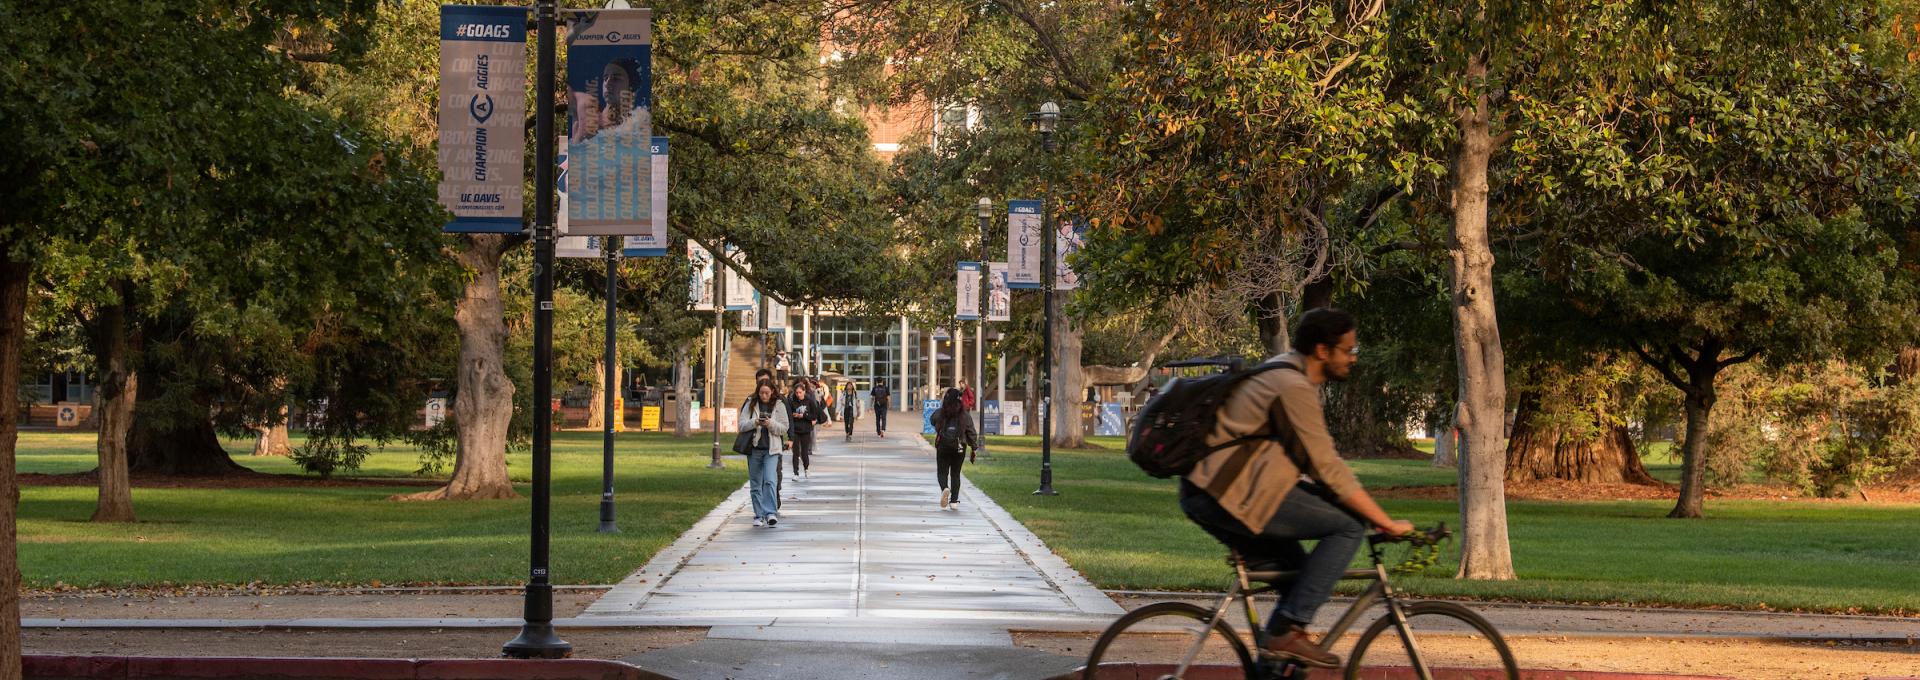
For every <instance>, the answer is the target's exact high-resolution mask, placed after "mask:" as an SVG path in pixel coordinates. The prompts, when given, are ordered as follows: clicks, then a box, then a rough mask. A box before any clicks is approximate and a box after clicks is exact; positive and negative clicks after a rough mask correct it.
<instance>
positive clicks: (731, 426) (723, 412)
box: [720, 408, 740, 432]
mask: <svg viewBox="0 0 1920 680" xmlns="http://www.w3.org/2000/svg"><path fill="white" fill-rule="evenodd" d="M720 431H721V432H739V431H740V412H739V411H735V410H733V409H730V408H722V409H720Z"/></svg>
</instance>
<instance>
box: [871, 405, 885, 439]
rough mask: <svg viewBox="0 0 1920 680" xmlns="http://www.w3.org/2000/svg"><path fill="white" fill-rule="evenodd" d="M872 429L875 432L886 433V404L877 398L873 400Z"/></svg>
mask: <svg viewBox="0 0 1920 680" xmlns="http://www.w3.org/2000/svg"><path fill="white" fill-rule="evenodd" d="M873 431H874V433H875V434H886V433H887V405H886V404H883V403H881V402H880V400H878V399H875V400H874V401H873Z"/></svg>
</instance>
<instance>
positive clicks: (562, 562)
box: [18, 432, 746, 588]
mask: <svg viewBox="0 0 1920 680" xmlns="http://www.w3.org/2000/svg"><path fill="white" fill-rule="evenodd" d="M618 436H619V440H618V443H617V448H616V455H617V458H616V467H615V487H614V488H615V493H616V500H617V509H618V516H617V517H618V524H619V527H620V533H617V534H602V533H599V532H598V531H597V529H598V527H599V517H600V515H599V507H600V505H599V504H600V469H601V462H600V450H601V434H600V433H598V432H563V433H558V434H556V435H555V436H554V472H553V522H552V527H553V544H552V551H553V552H552V571H553V580H554V582H555V583H556V584H582V583H586V584H592V583H615V582H618V581H619V580H620V579H621V578H624V577H626V575H627V574H629V573H631V572H632V571H634V570H635V569H637V568H639V566H640V565H642V564H645V563H646V561H647V559H648V558H650V557H652V556H653V554H654V553H655V552H658V551H659V550H660V549H661V548H663V547H665V546H666V545H667V544H668V543H671V542H672V541H673V539H675V538H677V537H678V536H679V535H680V534H681V532H683V531H685V530H686V529H687V528H688V527H689V526H692V525H693V523H694V522H695V521H696V520H698V519H699V518H700V517H702V516H704V515H706V513H707V512H708V511H710V510H712V509H713V507H714V505H715V504H717V503H719V502H720V500H721V499H723V498H725V497H726V496H727V495H728V494H730V493H732V492H733V491H734V490H735V489H737V488H739V487H740V485H741V483H742V482H744V481H745V477H746V466H745V463H743V462H741V461H740V459H739V458H738V457H733V458H731V459H730V460H728V464H727V468H726V469H725V470H717V471H716V470H708V469H707V467H706V465H707V460H708V455H709V452H710V451H711V448H712V442H711V441H710V440H709V439H704V438H700V437H695V438H692V439H674V438H673V437H672V436H671V435H664V434H655V433H647V434H640V433H627V434H621V435H618ZM93 441H94V435H93V434H92V433H69V432H22V433H21V434H20V446H19V456H18V461H19V468H20V471H21V472H43V473H73V472H85V471H87V470H91V469H93V468H94V467H95V462H94V454H93ZM298 444H299V443H298V442H297V441H296V442H295V445H296V446H297V445H298ZM251 446H252V442H251V441H250V440H248V441H233V442H229V443H228V450H229V452H231V453H232V454H233V455H234V460H236V461H238V462H239V463H240V464H242V465H246V466H248V467H251V468H253V469H255V470H259V471H261V472H274V473H297V472H298V471H299V470H298V468H297V466H295V465H294V464H293V463H292V462H291V461H288V460H286V459H282V458H253V457H251V456H249V455H247V454H248V453H249V452H250V451H251ZM417 455H418V453H417V452H416V451H415V450H413V449H411V448H406V447H394V448H390V449H387V450H385V451H381V452H377V453H375V454H373V455H372V456H369V457H368V459H367V461H366V464H365V466H364V467H363V469H362V471H361V472H360V473H358V474H359V475H361V476H375V477H407V476H409V475H411V473H412V472H413V470H414V469H415V468H416V467H417V466H418V462H417V460H416V457H417ZM507 457H508V465H509V469H510V470H511V474H512V476H513V479H514V480H515V481H516V482H520V481H524V480H525V479H527V478H528V476H529V474H530V470H531V468H532V454H531V453H530V452H528V451H518V452H510V453H509V454H508V456H507ZM425 488H428V487H421V486H392V487H385V486H370V487H314V488H261V489H140V488H136V489H134V491H133V505H134V511H135V513H137V514H138V515H139V518H140V521H139V522H138V523H135V524H130V525H128V524H93V523H90V522H88V521H87V518H88V516H89V515H91V514H92V512H93V506H94V499H95V496H96V491H95V490H94V489H93V488H92V487H49V486H28V487H23V488H22V489H21V494H20V496H21V498H20V520H19V546H20V570H21V572H22V575H23V576H24V577H25V583H26V585H27V587H40V588H44V587H48V586H52V585H54V584H55V583H66V584H69V585H74V586H86V587H94V586H136V585H151V584H160V583H163V582H170V583H173V584H234V583H247V582H251V581H261V582H264V583H269V584H289V583H305V582H320V583H339V584H372V583H375V582H379V583H384V584H386V585H397V584H415V583H420V584H424V583H433V584H519V583H522V582H524V580H525V579H526V574H527V530H528V522H529V519H528V518H529V509H530V507H531V503H530V501H529V500H528V498H527V497H526V494H527V493H528V489H527V488H526V487H525V486H521V487H520V492H521V494H522V497H521V498H520V499H517V500H501V501H466V502H434V503H397V502H392V501H388V500H386V499H387V497H388V496H391V495H393V494H395V493H402V492H411V491H420V490H424V489H425Z"/></svg>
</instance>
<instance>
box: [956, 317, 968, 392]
mask: <svg viewBox="0 0 1920 680" xmlns="http://www.w3.org/2000/svg"><path fill="white" fill-rule="evenodd" d="M966 347H967V329H966V326H964V325H962V324H961V323H960V322H959V321H955V322H953V386H954V387H959V386H960V381H961V380H965V379H966V377H967V372H966V367H967V366H966V363H965V362H964V361H963V360H961V358H960V357H961V356H963V355H965V354H966V353H967V352H966Z"/></svg>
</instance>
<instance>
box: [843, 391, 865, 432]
mask: <svg viewBox="0 0 1920 680" xmlns="http://www.w3.org/2000/svg"><path fill="white" fill-rule="evenodd" d="M859 419H860V398H859V397H856V396H854V393H853V383H847V386H846V387H845V388H843V389H841V390H840V421H841V422H844V423H846V424H847V441H853V421H855V420H859Z"/></svg>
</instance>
